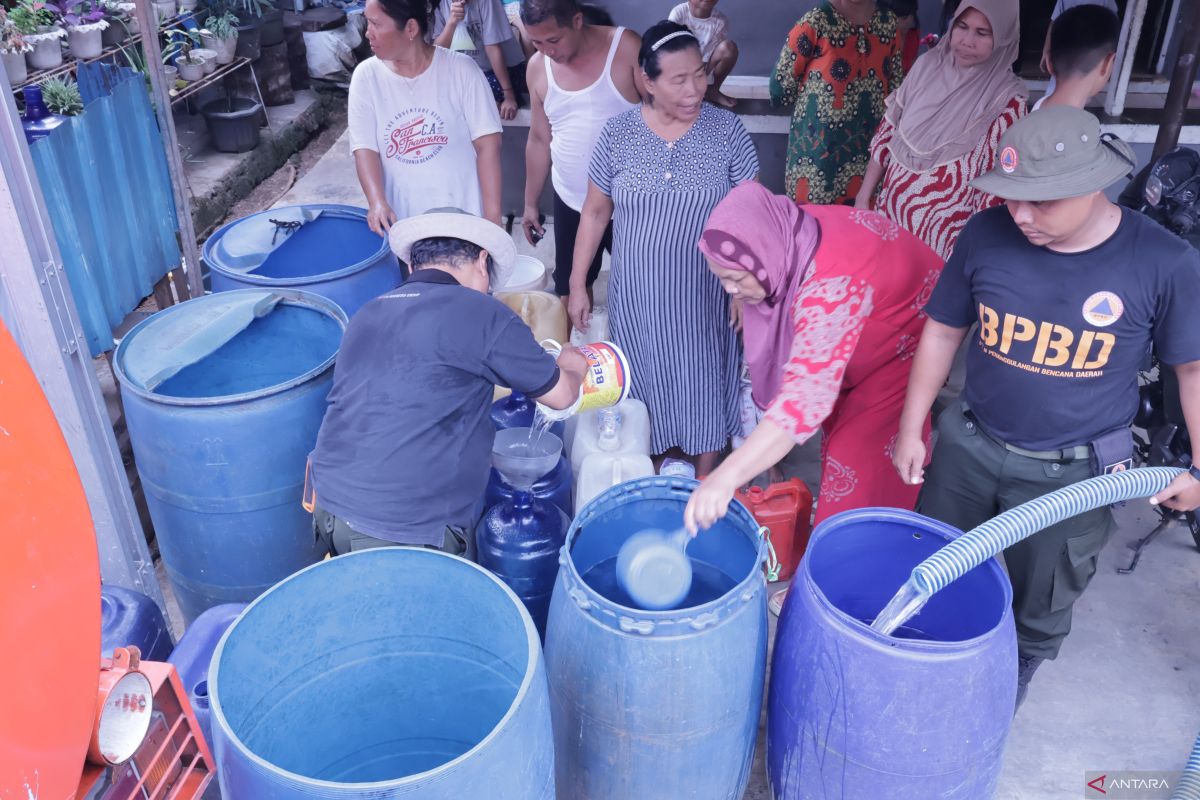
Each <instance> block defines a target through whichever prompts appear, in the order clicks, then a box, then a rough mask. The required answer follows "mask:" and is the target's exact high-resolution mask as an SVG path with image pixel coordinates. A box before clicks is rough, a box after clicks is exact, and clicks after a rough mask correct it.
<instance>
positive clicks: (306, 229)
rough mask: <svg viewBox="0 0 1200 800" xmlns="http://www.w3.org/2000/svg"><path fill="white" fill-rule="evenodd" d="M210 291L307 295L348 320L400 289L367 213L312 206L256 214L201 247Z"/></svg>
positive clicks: (391, 258) (395, 264) (396, 270)
mask: <svg viewBox="0 0 1200 800" xmlns="http://www.w3.org/2000/svg"><path fill="white" fill-rule="evenodd" d="M201 255H202V257H203V259H204V263H205V264H207V265H208V268H209V271H210V275H211V280H212V290H213V291H214V292H224V291H228V290H230V289H247V288H259V289H273V288H281V287H282V288H289V289H305V290H307V291H310V292H313V293H314V294H319V295H321V296H322V297H326V298H329V299H330V300H332V301H333V302H335V303H337V304H338V305H339V306H341V307H342V309H343V310H344V311H345V312H346V314H347V315H348V316H354V312H356V311H358V309H360V308H362V306H363V305H364V304H365V303H367V301H369V300H373V299H375V298H376V297H378V296H379V295H381V294H386V293H387V292H390V291H391V290H392V289H395V288H396V287H397V286H399V285H400V281H401V275H400V262H399V261H398V260H397V259H396V256H395V254H393V253H392V249H391V247H390V246H389V245H388V243H387V240H386V239H384V238H383V237H382V236H380V235H379V234H377V233H375V232H374V231H372V230H371V228H370V227H369V226H368V225H367V210H366V209H365V208H356V207H354V206H343V205H335V204H330V203H310V204H307V205H302V206H286V207H283V208H272V209H269V210H267V211H260V212H259V213H257V214H252V215H250V216H248V217H244V218H242V219H239V220H234V221H233V222H230V223H229V224H228V225H225V226H224V227H222V228H219V229H218V230H217V231H216V232H215V233H213V235H212V236H210V237H208V240H207V241H205V243H204V250H203V252H202V254H201Z"/></svg>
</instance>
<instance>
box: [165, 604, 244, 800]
mask: <svg viewBox="0 0 1200 800" xmlns="http://www.w3.org/2000/svg"><path fill="white" fill-rule="evenodd" d="M245 608H246V604H245V603H225V604H224V605H219V606H213V607H212V608H210V609H208V610H207V611H205V612H204V613H203V614H201V615H200V616H198V617H196V619H195V621H193V622H192V624H191V625H189V626H188V629H187V630H186V631H185V632H184V634H183V637H182V638H181V639H180V640H179V644H177V645H176V646H175V650H174V651H173V652H172V653H171V657H170V658H169V659H167V660H168V661H170V662H171V663H172V664H174V665H175V671H176V672H178V673H179V680H180V682H181V683H182V684H183V690H184V691H185V692H187V694H188V699H189V700H191V703H192V711H194V712H195V714H196V721H197V722H199V723H200V730H202V731H203V732H204V741H206V742H208V743H209V744H210V745H211V744H212V713H211V710H210V707H209V700H208V668H209V664H210V663H211V662H212V657H213V653H214V652H216V649H217V643H218V642H219V641H220V640H221V637H222V636H224V635H225V631H226V630H228V629H229V626H230V625H232V624H233V621H234V620H235V619H237V618H238V615H239V614H241V613H242V611H244V610H245ZM214 788H215V787H214ZM209 794H210V792H208V791H206V792H205V796H206V797H207V796H208V795H209ZM213 794H215V792H213Z"/></svg>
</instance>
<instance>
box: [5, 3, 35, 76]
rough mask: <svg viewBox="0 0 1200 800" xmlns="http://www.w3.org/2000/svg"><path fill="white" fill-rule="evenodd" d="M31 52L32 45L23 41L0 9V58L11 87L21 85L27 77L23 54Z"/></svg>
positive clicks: (27, 69)
mask: <svg viewBox="0 0 1200 800" xmlns="http://www.w3.org/2000/svg"><path fill="white" fill-rule="evenodd" d="M31 50H33V45H31V44H29V42H27V41H25V35H24V34H22V33H21V32H20V31H19V30H17V26H16V25H14V24H13V23H12V21H11V20H9V18H8V14H7V13H6V12H5V11H4V9H2V8H0V58H3V60H4V71H5V72H6V73H8V82H9V84H10V85H11V86H16V85H17V84H19V83H23V82H24V80H25V78H26V77H27V76H28V75H29V68H28V66H27V65H26V64H25V54H26V53H28V52H30V51H31Z"/></svg>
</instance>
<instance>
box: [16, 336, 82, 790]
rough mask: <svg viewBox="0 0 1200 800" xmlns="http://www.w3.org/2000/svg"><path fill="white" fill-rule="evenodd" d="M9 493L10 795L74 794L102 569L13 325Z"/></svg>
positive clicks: (67, 458) (71, 466)
mask: <svg viewBox="0 0 1200 800" xmlns="http://www.w3.org/2000/svg"><path fill="white" fill-rule="evenodd" d="M0 498H3V509H4V517H5V528H6V529H7V530H8V531H9V532H10V536H11V539H10V545H9V546H8V547H6V548H5V554H4V557H3V558H0V649H2V652H3V653H4V657H3V658H2V659H0V797H14V798H16V797H20V798H26V797H36V798H38V800H66V798H71V797H73V796H74V794H75V790H76V788H77V786H78V784H79V777H80V773H81V772H82V770H83V765H84V758H85V756H86V754H87V750H88V739H89V737H90V735H91V732H92V722H93V715H94V712H95V703H96V675H97V668H98V665H99V653H100V566H99V563H98V560H97V554H96V538H95V532H94V530H93V528H92V520H91V515H90V513H89V511H88V504H87V498H86V496H85V495H84V492H83V486H82V484H81V483H80V482H79V474H78V472H77V471H76V469H75V463H74V461H73V460H72V459H71V454H70V451H69V450H68V449H67V443H66V441H65V440H64V439H63V435H62V432H61V431H60V430H59V427H58V422H57V421H56V420H55V417H54V413H53V412H52V411H51V409H50V404H49V403H47V402H46V397H45V395H43V394H42V390H41V387H40V386H39V384H38V381H37V378H36V377H35V376H34V374H33V371H32V370H31V369H30V368H29V365H28V364H27V363H26V362H25V358H24V356H23V355H22V354H21V351H20V350H19V349H18V348H17V346H16V344H15V343H14V342H13V340H12V337H11V336H10V335H9V333H8V331H7V329H5V328H4V327H3V325H0Z"/></svg>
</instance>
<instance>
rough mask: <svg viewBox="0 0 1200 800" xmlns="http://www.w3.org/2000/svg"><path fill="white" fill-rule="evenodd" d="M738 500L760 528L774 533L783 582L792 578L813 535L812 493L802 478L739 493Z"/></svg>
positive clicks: (774, 543) (752, 488) (773, 542)
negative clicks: (811, 523) (811, 534)
mask: <svg viewBox="0 0 1200 800" xmlns="http://www.w3.org/2000/svg"><path fill="white" fill-rule="evenodd" d="M737 499H738V500H740V501H742V504H743V505H745V506H746V508H747V509H749V510H750V513H751V514H753V515H754V519H755V520H757V521H758V524H759V525H762V526H764V527H766V528H768V529H769V530H770V531H771V544H772V545H773V546H774V548H775V556H776V558H778V559H779V580H781V581H783V580H787V579H788V578H790V577H792V573H794V572H795V571H796V566H797V565H798V564H799V563H800V557H801V556H803V555H804V550H805V548H807V547H808V535H809V534H810V533H811V532H812V530H811V527H810V521H811V519H812V507H813V496H812V492H810V491H809V490H808V487H807V486H805V485H804V482H803V481H801V480H800V479H799V478H792V479H791V480H790V481H784V482H783V483H773V484H771V485H770V486H768V487H767V488H766V489H762V488H760V487H758V486H751V487H750V489H749V490H747V491H744V492H741V491H739V492H738V493H737Z"/></svg>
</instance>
